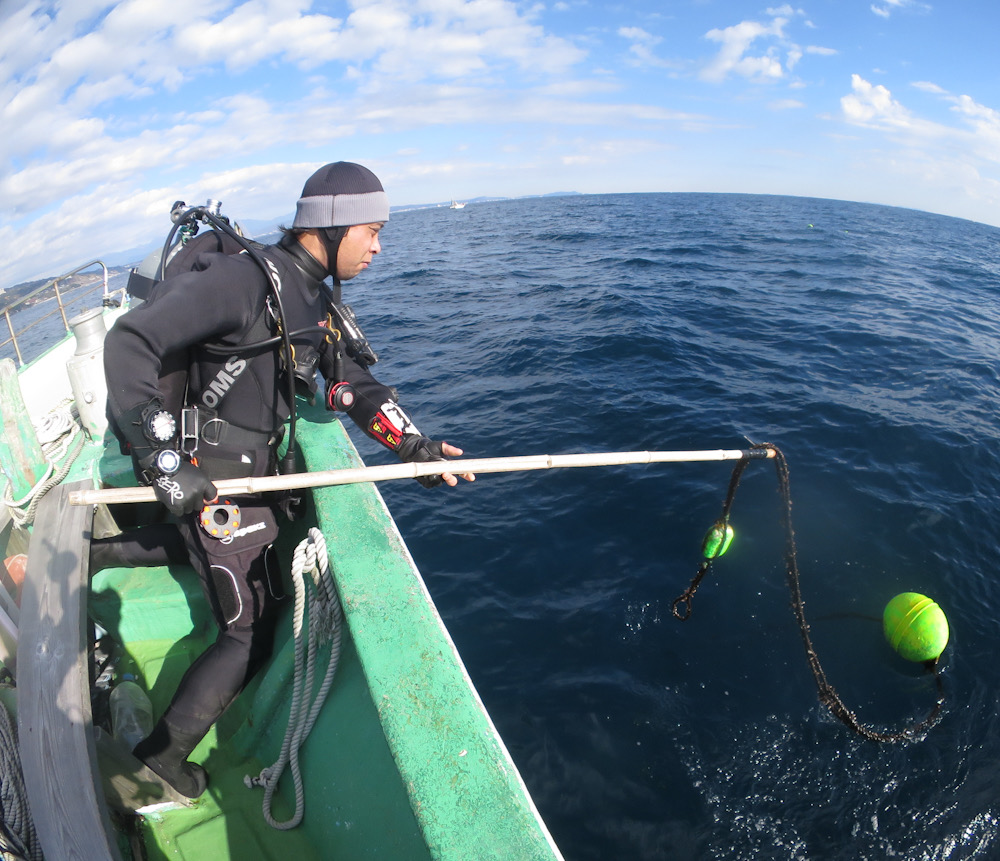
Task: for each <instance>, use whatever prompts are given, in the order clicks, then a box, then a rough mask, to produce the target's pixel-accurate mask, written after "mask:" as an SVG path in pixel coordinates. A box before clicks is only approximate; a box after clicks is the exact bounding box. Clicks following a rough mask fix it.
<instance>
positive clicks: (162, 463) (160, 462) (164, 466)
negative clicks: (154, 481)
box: [153, 448, 181, 475]
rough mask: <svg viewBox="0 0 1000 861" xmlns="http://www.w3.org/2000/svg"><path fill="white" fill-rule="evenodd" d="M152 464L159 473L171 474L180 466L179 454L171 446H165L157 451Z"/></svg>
mask: <svg viewBox="0 0 1000 861" xmlns="http://www.w3.org/2000/svg"><path fill="white" fill-rule="evenodd" d="M153 465H154V466H155V467H156V469H157V471H158V472H159V473H160V475H173V474H174V473H175V472H177V470H179V469H180V468H181V456H180V455H179V454H178V453H177V452H176V451H174V450H173V449H172V448H165V449H163V451H160V452H158V453H157V455H156V460H155V461H153Z"/></svg>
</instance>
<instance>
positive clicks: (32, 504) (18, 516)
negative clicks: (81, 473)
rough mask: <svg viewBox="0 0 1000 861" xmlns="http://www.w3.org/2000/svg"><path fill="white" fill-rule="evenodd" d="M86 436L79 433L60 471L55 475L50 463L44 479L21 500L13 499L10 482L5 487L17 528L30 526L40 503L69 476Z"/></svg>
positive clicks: (4, 498)
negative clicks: (26, 505) (25, 505)
mask: <svg viewBox="0 0 1000 861" xmlns="http://www.w3.org/2000/svg"><path fill="white" fill-rule="evenodd" d="M83 442H84V436H83V433H82V432H81V433H79V434H77V436H76V444H75V445H74V447H73V451H72V452H70V455H69V457H67V458H66V460H65V461H63V464H62V466H60V467H59V470H58V471H57V472H56V473H55V474H53V469H54V468H55V466H54V464H53V462H52V461H48V462H47V465H46V468H45V475H44V476H43V477H42V479H41V480H40V481H39V482H38V483H37V484H36V485H35V486H34V487H33V488H31V490H29V491H28V492H27V493H26V494H25V495H24V496H23V497H21V499H19V500H13V499H11V493H12V490H11V486H10V482H9V481H8V482H7V484H6V485H5V486H4V493H3V503H4V505H6V506H7V507H8V508H9V509H10V516H11V520H13V521H14V524H15V525H16V526H22V527H23V526H29V525H30V524H31V523H32V522H34V520H35V511H36V510H37V509H38V503H39V502H41V500H42V497H43V496H45V494H46V493H48V492H49V491H50V490H52V488H53V487H55V486H56V485H57V484H59V482H61V481H62V480H63V479H64V478H65V477H66V476H67V475H68V474H69V471H70V469H71V468H72V467H73V462H74V461H75V460H76V459H77V457H78V456H79V454H80V451H81V450H82V449H83ZM25 503H28V507H27V508H25V509H24V510H23V511H22V510H21V509H22V508H23V506H24V504H25Z"/></svg>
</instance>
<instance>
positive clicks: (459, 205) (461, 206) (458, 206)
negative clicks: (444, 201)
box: [449, 200, 465, 209]
mask: <svg viewBox="0 0 1000 861" xmlns="http://www.w3.org/2000/svg"><path fill="white" fill-rule="evenodd" d="M449 208H450V209H465V204H464V203H459V202H458V201H457V200H453V201H452V202H451V206H450V207H449Z"/></svg>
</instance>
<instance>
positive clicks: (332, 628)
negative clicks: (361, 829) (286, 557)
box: [243, 527, 343, 831]
mask: <svg viewBox="0 0 1000 861" xmlns="http://www.w3.org/2000/svg"><path fill="white" fill-rule="evenodd" d="M305 574H309V575H311V576H310V577H308V578H306V577H305V576H304V575H305ZM292 581H293V583H294V584H295V612H294V617H293V621H292V632H293V634H294V637H295V673H294V677H293V685H292V706H291V712H290V714H289V716H288V728H287V730H286V731H285V740H284V742H283V744H282V746H281V753H280V755H279V756H278V759H277V761H276V762H275V763H274V765H271V766H268V767H267V768H264V769H263V770H262V771H261V773H260V774H259V775H258V776H257V777H251V776H250V775H247V776H246V777H245V778H244V779H243V782H244V783H245V784H246V786H247V788H253V787H254V786H263V787H264V801H263V812H264V820H265V821H266V822H267V824H268V825H270V826H271V827H272V828H277V829H279V830H281V831H287V830H289V829H292V828H295V827H296V826H297V825H298V824H299V823H300V822H301V821H302V816H303V813H304V812H305V792H304V789H303V784H302V772H301V769H300V768H299V748H301V747H302V745H303V744H305V741H306V739H307V738H308V737H309V733H310V732H311V731H312V728H313V725H314V724H315V723H316V718H317V717H318V716H319V712H320V709H321V708H322V707H323V703H324V701H325V700H326V696H327V694H328V693H329V691H330V686H331V685H332V684H333V677H334V675H335V674H336V672H337V664H338V662H339V660H340V640H341V630H342V627H343V613H342V612H341V609H340V601H339V600H338V599H337V592H336V590H335V588H334V585H333V577H332V576H331V574H330V570H329V563H328V559H327V551H326V539H324V537H323V533H322V532H320V531H319V530H318V529H316V528H315V527H313V528H311V529H310V530H309V535H308V537H307V538H305V539H303V540H302V541H301V542H300V543H299V545H298V547H296V548H295V553H294V555H293V557H292ZM310 583H311V584H312V585H311V593H312V594H311V599H310V601H309V615H308V626H307V633H306V635H305V636H304V635H303V618H304V616H305V605H306V592H307V590H309V586H308V584H310ZM304 641H307V642H304ZM326 642H329V643H330V655H329V658H328V661H327V667H326V672H325V674H324V675H323V679H322V681H321V682H320V685H319V688H318V689H317V690H316V692H315V694H313V686H314V682H315V676H316V665H317V653H318V651H319V648H320V646H321V645H323V644H325V643H326ZM310 699H311V704H310V702H309V700H310ZM289 765H290V766H291V769H292V780H293V781H294V783H295V813H294V814H293V815H292V817H291V818H290V819H287V820H285V821H284V822H278V821H277V820H275V818H274V817H273V816H272V814H271V803H272V799H273V797H274V793H275V791H276V790H277V788H278V782H279V781H280V780H281V775H282V773H283V772H284V770H285V768H286V766H289Z"/></svg>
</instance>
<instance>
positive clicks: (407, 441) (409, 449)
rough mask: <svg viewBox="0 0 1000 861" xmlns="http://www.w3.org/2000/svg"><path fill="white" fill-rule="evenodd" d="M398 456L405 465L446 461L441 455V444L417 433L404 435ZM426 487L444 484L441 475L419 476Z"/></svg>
mask: <svg viewBox="0 0 1000 861" xmlns="http://www.w3.org/2000/svg"><path fill="white" fill-rule="evenodd" d="M396 454H397V455H399V459H400V460H401V461H403V463H429V462H430V461H432V460H445V457H444V455H443V454H442V453H441V443H440V442H438V441H437V440H433V439H428V438H427V437H425V436H420V435H419V434H415V433H408V434H404V435H403V440H402V442H400V444H399V445H398V446H397V448H396ZM416 478H417V481H419V482H420V483H421V484H422V485H423V486H424V487H438V486H439V485H441V484H444V479H443V478H441V476H440V475H418V476H417V477H416Z"/></svg>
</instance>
